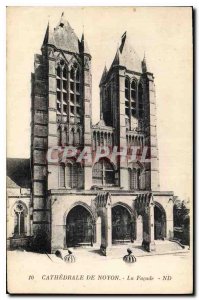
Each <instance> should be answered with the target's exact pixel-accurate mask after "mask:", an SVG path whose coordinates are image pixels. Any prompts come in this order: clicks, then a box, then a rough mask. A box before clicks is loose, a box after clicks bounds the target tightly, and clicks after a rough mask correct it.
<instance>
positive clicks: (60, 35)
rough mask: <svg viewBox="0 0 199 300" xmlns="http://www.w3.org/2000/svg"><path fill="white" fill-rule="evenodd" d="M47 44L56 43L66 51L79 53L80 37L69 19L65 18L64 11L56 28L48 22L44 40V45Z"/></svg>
mask: <svg viewBox="0 0 199 300" xmlns="http://www.w3.org/2000/svg"><path fill="white" fill-rule="evenodd" d="M46 44H51V45H54V46H55V47H56V48H58V49H61V50H64V51H69V52H73V53H79V39H78V37H77V35H76V34H75V32H74V30H73V29H72V27H71V26H70V24H69V23H68V21H66V20H65V18H64V14H63V13H62V15H61V19H60V22H59V24H58V26H57V27H55V28H54V30H52V29H51V28H50V24H48V26H47V29H46V34H45V37H44V41H43V45H46Z"/></svg>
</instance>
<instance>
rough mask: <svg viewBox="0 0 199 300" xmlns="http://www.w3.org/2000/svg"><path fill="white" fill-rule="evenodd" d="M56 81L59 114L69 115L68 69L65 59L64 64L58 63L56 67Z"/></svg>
mask: <svg viewBox="0 0 199 300" xmlns="http://www.w3.org/2000/svg"><path fill="white" fill-rule="evenodd" d="M56 82H57V114H58V115H62V114H63V115H67V109H66V106H67V90H68V81H67V69H66V66H65V63H64V61H63V62H62V65H58V67H57V69H56Z"/></svg>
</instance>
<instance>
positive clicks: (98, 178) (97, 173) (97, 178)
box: [93, 162, 103, 185]
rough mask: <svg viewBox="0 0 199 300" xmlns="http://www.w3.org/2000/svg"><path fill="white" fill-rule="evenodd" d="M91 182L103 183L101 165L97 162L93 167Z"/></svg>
mask: <svg viewBox="0 0 199 300" xmlns="http://www.w3.org/2000/svg"><path fill="white" fill-rule="evenodd" d="M93 183H94V184H96V185H103V165H102V163H100V162H97V163H96V164H95V165H94V167H93Z"/></svg>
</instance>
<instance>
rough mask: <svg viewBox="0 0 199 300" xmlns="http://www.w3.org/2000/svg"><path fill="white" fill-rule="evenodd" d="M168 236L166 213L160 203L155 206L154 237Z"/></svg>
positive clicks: (161, 238) (157, 238)
mask: <svg viewBox="0 0 199 300" xmlns="http://www.w3.org/2000/svg"><path fill="white" fill-rule="evenodd" d="M165 237H166V213H165V210H164V209H163V207H162V206H161V205H160V204H157V203H156V204H155V207H154V238H155V240H164V238H165Z"/></svg>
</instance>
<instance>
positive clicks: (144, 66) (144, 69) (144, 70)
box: [142, 51, 147, 73]
mask: <svg viewBox="0 0 199 300" xmlns="http://www.w3.org/2000/svg"><path fill="white" fill-rule="evenodd" d="M142 72H144V73H146V72H147V64H146V52H145V51H144V58H143V61H142Z"/></svg>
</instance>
